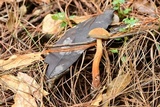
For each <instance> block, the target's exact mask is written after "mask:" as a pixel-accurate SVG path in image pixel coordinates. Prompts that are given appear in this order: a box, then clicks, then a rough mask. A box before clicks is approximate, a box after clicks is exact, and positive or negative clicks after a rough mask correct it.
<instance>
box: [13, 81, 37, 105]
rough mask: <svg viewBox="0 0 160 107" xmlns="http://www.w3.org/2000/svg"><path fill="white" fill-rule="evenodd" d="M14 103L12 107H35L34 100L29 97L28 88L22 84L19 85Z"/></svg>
mask: <svg viewBox="0 0 160 107" xmlns="http://www.w3.org/2000/svg"><path fill="white" fill-rule="evenodd" d="M23 90H25V92H24V91H23ZM14 102H15V103H14V104H13V105H12V107H37V104H36V101H35V98H34V97H32V96H31V94H30V89H29V87H28V86H27V85H25V84H24V83H20V84H19V86H18V91H17V93H16V94H15V97H14Z"/></svg>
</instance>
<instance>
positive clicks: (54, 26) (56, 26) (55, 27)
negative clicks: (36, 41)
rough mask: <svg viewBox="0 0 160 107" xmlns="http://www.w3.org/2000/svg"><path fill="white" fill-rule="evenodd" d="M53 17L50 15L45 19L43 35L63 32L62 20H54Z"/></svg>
mask: <svg viewBox="0 0 160 107" xmlns="http://www.w3.org/2000/svg"><path fill="white" fill-rule="evenodd" d="M52 15H53V14H48V15H46V16H45V18H44V19H43V23H42V33H48V34H56V33H58V32H60V31H62V30H63V27H61V24H62V20H53V19H52Z"/></svg>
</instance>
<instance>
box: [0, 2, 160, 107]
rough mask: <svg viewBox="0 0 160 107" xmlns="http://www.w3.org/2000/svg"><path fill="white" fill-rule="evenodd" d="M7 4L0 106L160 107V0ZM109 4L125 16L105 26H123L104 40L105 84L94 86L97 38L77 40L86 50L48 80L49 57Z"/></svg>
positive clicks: (1, 32) (1, 10)
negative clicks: (60, 42)
mask: <svg viewBox="0 0 160 107" xmlns="http://www.w3.org/2000/svg"><path fill="white" fill-rule="evenodd" d="M0 6H1V7H0V107H68V106H70V107H97V106H100V107H160V97H159V96H160V2H159V0H126V2H125V0H97V1H96V0H51V1H50V0H15V1H14V0H1V1H0ZM108 9H114V10H115V11H114V14H117V15H116V16H117V18H118V19H116V23H112V24H110V26H109V27H108V29H106V30H108V31H111V29H112V28H113V29H114V28H119V30H118V31H116V34H115V35H114V34H112V35H111V37H110V38H109V39H107V40H104V41H103V55H102V59H101V61H100V67H99V68H100V83H101V87H99V88H98V89H96V90H95V89H93V90H92V75H93V72H92V67H93V66H92V63H93V59H94V55H95V52H96V45H95V44H96V42H95V41H93V42H92V44H93V45H92V44H90V43H87V44H76V45H79V46H80V48H83V47H84V46H86V47H87V48H84V49H85V50H84V52H83V53H82V54H81V56H80V57H79V58H78V59H77V60H76V61H75V62H74V63H73V64H71V66H70V67H69V68H66V70H65V71H64V72H65V73H63V74H59V75H57V76H55V77H54V78H52V79H48V78H47V76H46V72H47V67H48V64H47V63H46V62H45V61H44V60H45V58H46V56H47V55H48V54H49V53H50V52H53V53H54V52H59V53H60V52H61V51H62V50H61V46H60V47H58V46H57V47H56V49H53V48H51V47H53V46H55V43H56V42H57V41H58V40H60V39H61V38H62V37H63V36H64V34H65V33H66V32H67V31H68V30H69V29H72V28H74V26H76V25H79V23H82V22H83V21H85V20H88V19H90V18H92V17H95V16H99V15H101V14H103V12H104V11H105V10H108ZM49 15H51V16H52V18H48V16H49ZM113 20H114V19H113ZM114 21H115V20H114ZM123 26H127V27H125V28H124V27H123ZM79 33H82V34H83V31H82V32H79ZM110 33H111V32H110ZM112 36H116V37H114V38H112ZM62 46H63V45H62ZM66 51H67V52H71V51H73V49H71V48H69V49H68V50H66ZM53 60H54V59H53ZM64 60H65V59H64ZM55 63H56V62H55ZM68 63H70V61H68ZM64 64H66V63H64ZM57 66H58V65H57ZM59 69H61V68H59Z"/></svg>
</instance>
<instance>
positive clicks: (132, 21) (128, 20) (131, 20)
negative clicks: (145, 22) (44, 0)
mask: <svg viewBox="0 0 160 107" xmlns="http://www.w3.org/2000/svg"><path fill="white" fill-rule="evenodd" d="M123 22H124V23H125V24H127V26H126V27H125V28H121V29H119V31H120V32H126V31H130V29H131V27H133V26H134V25H135V23H137V22H138V19H136V18H133V17H131V18H125V19H123Z"/></svg>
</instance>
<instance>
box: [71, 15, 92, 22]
mask: <svg viewBox="0 0 160 107" xmlns="http://www.w3.org/2000/svg"><path fill="white" fill-rule="evenodd" d="M91 17H92V15H88V16H74V17H72V18H70V20H72V21H74V22H75V23H77V24H78V23H81V22H84V21H86V20H88V19H89V18H91Z"/></svg>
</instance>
